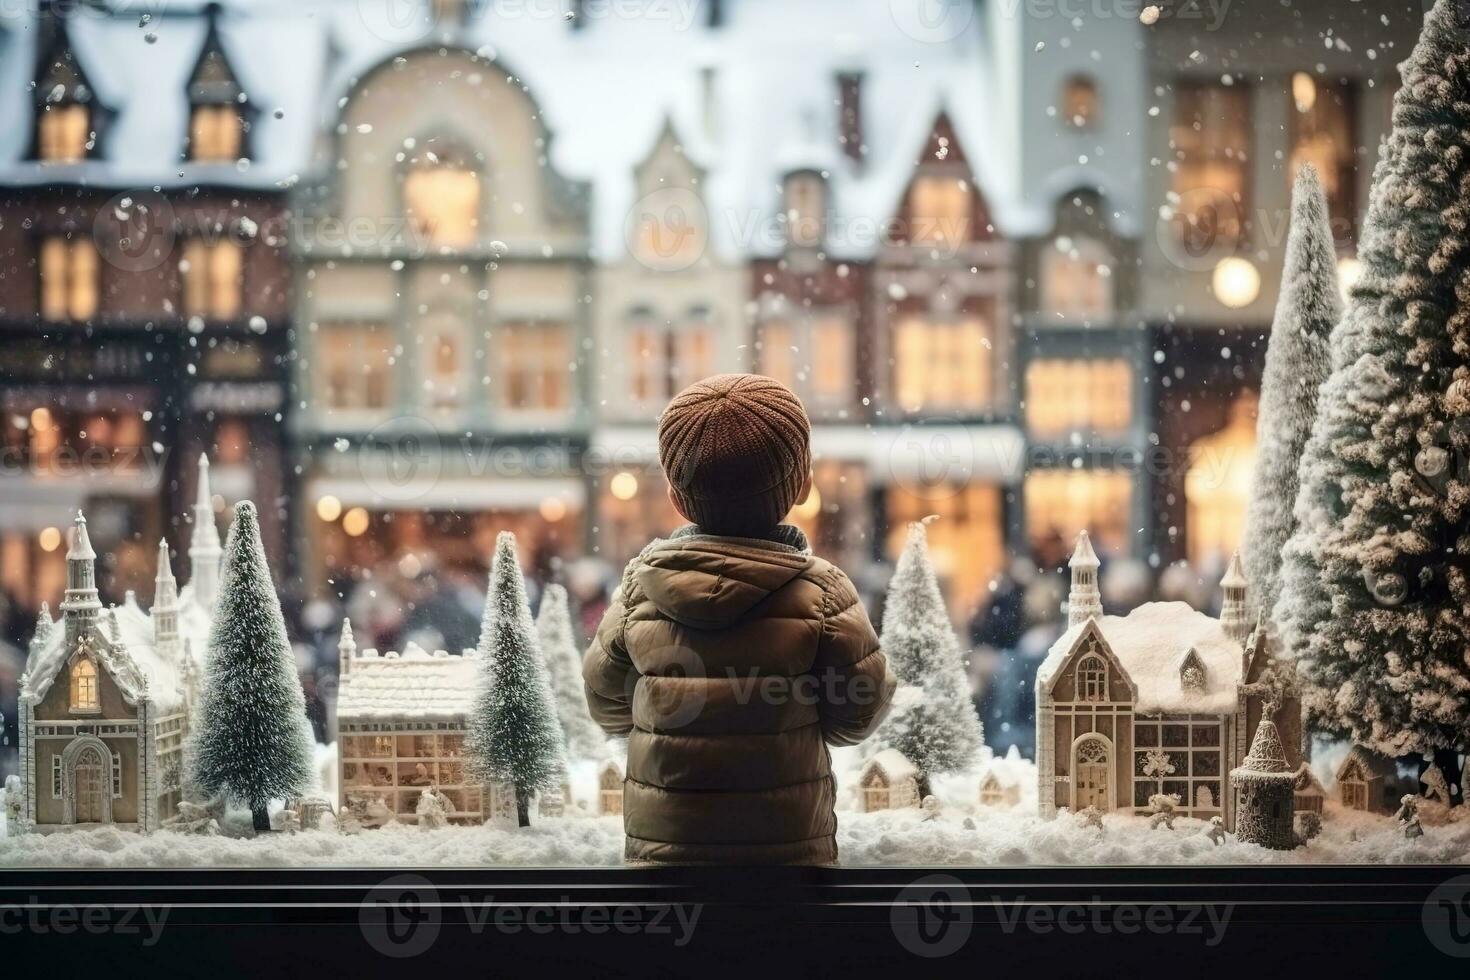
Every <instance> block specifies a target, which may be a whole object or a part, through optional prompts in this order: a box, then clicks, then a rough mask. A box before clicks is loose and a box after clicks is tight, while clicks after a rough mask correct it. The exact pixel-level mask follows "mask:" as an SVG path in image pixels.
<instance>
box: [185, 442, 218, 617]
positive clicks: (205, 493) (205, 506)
mask: <svg viewBox="0 0 1470 980" xmlns="http://www.w3.org/2000/svg"><path fill="white" fill-rule="evenodd" d="M223 554H224V549H222V548H221V547H220V543H219V528H217V527H215V524H214V499H213V497H212V496H211V494H210V492H209V457H208V456H206V455H204V454H203V453H200V454H199V489H198V492H197V493H196V494H195V497H194V534H193V536H192V537H190V539H189V574H190V575H192V576H193V578H191V579H190V582H191V583H192V584H193V586H194V598H195V600H196V601H198V603H199V605H201V606H203V607H204V608H205V609H207V610H213V609H214V599H215V596H216V594H218V592H219V566H220V558H221V557H222V556H223Z"/></svg>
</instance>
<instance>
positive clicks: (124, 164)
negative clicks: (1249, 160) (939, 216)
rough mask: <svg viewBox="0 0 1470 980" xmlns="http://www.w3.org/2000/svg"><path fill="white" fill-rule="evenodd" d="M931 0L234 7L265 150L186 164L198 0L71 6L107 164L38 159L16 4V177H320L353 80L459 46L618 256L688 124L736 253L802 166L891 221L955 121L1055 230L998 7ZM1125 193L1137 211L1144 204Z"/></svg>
mask: <svg viewBox="0 0 1470 980" xmlns="http://www.w3.org/2000/svg"><path fill="white" fill-rule="evenodd" d="M926 2H927V0H802V2H801V3H799V4H796V3H792V2H790V0H742V2H739V3H726V4H725V5H724V23H723V24H722V25H721V26H719V27H709V26H708V25H707V23H706V17H707V12H706V10H705V4H704V3H700V2H694V0H690V2H688V3H667V2H660V0H648V2H647V3H646V4H645V5H644V6H641V7H640V6H638V5H637V3H636V2H635V3H632V4H622V5H619V4H611V5H604V4H598V5H589V6H588V8H587V9H588V11H589V12H591V11H598V10H602V11H606V12H604V13H600V14H599V13H589V14H588V15H587V16H586V17H585V19H584V22H583V23H582V25H581V26H580V29H574V27H573V25H572V24H570V23H568V21H566V20H565V19H564V18H563V16H562V5H561V4H540V5H538V4H534V3H527V4H514V5H510V6H507V7H505V9H503V10H502V9H501V6H500V5H497V4H493V3H492V4H487V5H483V12H481V13H478V14H475V15H472V17H471V20H470V22H469V23H468V25H467V26H465V27H464V28H462V29H454V30H452V31H451V32H449V33H447V34H446V33H445V32H444V31H443V29H442V28H441V27H440V26H437V25H435V24H434V23H432V21H431V20H430V19H429V14H428V10H429V9H430V8H431V6H432V5H431V4H429V3H427V2H425V3H423V4H422V5H421V7H420V8H419V9H418V13H417V15H415V14H414V8H413V7H412V6H411V5H410V4H407V3H396V4H395V3H374V4H363V3H360V2H357V0H250V2H246V0H230V2H227V3H225V4H224V5H223V13H222V14H221V16H220V18H219V21H218V30H219V36H220V40H221V45H222V47H223V49H224V52H225V55H226V58H227V59H228V63H229V65H230V67H231V68H232V69H233V71H234V73H235V75H236V76H237V78H238V80H239V82H240V84H241V86H242V88H243V89H244V92H245V95H246V97H247V98H248V100H249V104H250V105H251V106H252V107H253V108H254V109H255V110H256V114H255V117H254V120H253V124H252V130H251V132H250V135H249V148H250V152H251V159H250V160H249V162H248V165H240V166H237V165H234V164H197V163H191V162H187V161H186V160H185V159H184V153H183V150H184V146H185V138H186V134H187V130H188V120H189V117H188V113H189V104H188V99H187V95H186V88H187V81H188V78H189V75H190V72H191V71H192V69H193V68H194V65H195V63H196V61H197V59H198V57H199V54H200V51H201V48H202V45H203V43H204V40H205V37H206V32H207V20H206V17H205V15H204V13H203V10H204V6H205V5H204V4H203V3H202V2H201V0H159V2H157V3H154V4H150V5H149V6H148V9H149V11H150V12H151V19H150V20H149V21H148V23H146V24H145V25H142V26H140V24H139V19H140V17H139V13H138V10H137V9H136V8H134V7H131V6H127V5H124V6H123V7H122V8H120V9H118V10H117V11H115V12H109V11H105V10H101V9H94V8H93V7H92V6H91V5H76V4H74V5H69V6H70V7H72V8H74V9H75V12H74V13H73V14H72V16H71V17H70V18H69V22H68V23H69V27H68V32H69V36H70V38H71V41H72V45H73V49H74V51H75V53H76V56H77V60H78V62H79V64H80V65H81V68H82V70H83V71H84V72H85V73H86V75H87V76H88V78H89V79H90V81H91V83H92V87H93V88H94V89H95V91H96V95H97V98H98V100H99V101H100V102H101V103H102V105H104V106H106V107H107V108H109V109H110V110H112V111H113V112H114V113H116V116H115V118H113V119H112V120H111V121H110V122H109V123H108V125H107V126H106V128H105V131H104V132H102V133H101V134H100V143H99V147H98V150H97V153H98V158H97V159H94V160H88V161H85V162H82V163H78V164H71V165H56V164H44V165H43V164H39V163H36V162H33V161H29V160H27V159H25V155H26V152H27V148H28V147H29V146H30V144H31V139H32V133H33V126H32V117H33V111H34V108H33V106H34V98H35V95H34V92H33V91H32V89H31V85H30V83H31V80H32V76H33V74H34V66H35V63H36V59H37V51H36V42H37V31H36V15H35V13H34V10H33V9H31V5H12V6H11V7H9V8H8V9H7V10H6V11H4V12H0V38H3V45H4V47H3V49H4V51H5V55H4V57H0V183H5V184H10V185H24V184H39V183H50V182H52V181H56V180H63V181H65V180H81V181H86V182H88V183H92V184H94V185H98V186H103V187H117V188H129V187H136V186H140V185H161V186H163V187H177V186H190V185H193V184H197V183H200V182H207V183H211V184H218V185H224V186H237V187H243V188H260V189H271V188H273V187H276V186H279V185H282V184H285V185H289V184H291V183H293V182H295V181H296V180H310V179H311V178H312V177H313V176H316V175H321V174H326V173H330V172H331V170H332V168H333V167H334V164H335V161H334V160H332V159H330V158H329V154H331V153H332V152H333V151H332V149H331V147H332V143H333V141H332V140H331V139H330V138H329V137H330V134H331V133H332V131H333V130H334V128H335V127H336V126H337V125H338V123H339V118H338V117H339V113H340V111H341V110H340V104H341V100H342V99H343V98H344V97H346V96H348V95H349V93H351V92H352V91H353V87H354V85H355V83H356V80H357V79H360V78H362V77H364V76H365V75H366V74H367V73H368V72H369V71H371V70H372V69H373V68H374V67H376V66H378V65H380V64H383V63H385V62H389V61H391V60H392V59H393V58H395V57H398V56H404V55H408V54H411V53H413V52H416V51H421V50H424V49H426V48H431V47H435V46H438V45H440V44H445V45H447V46H448V47H450V48H454V47H459V48H462V49H465V50H467V51H472V52H477V53H479V54H480V55H481V56H482V57H484V58H487V59H493V61H494V63H495V65H496V66H497V67H499V68H503V69H504V70H505V71H506V72H507V73H510V74H513V75H515V76H516V77H517V78H518V79H520V80H521V81H523V82H524V83H525V84H526V85H527V87H528V89H529V91H530V93H531V96H532V98H533V99H534V100H535V102H536V104H537V106H538V107H539V109H540V111H541V114H542V116H543V119H544V122H545V124H546V125H547V128H548V130H549V132H550V133H551V135H552V141H551V144H550V146H549V155H550V160H549V162H550V164H551V166H553V167H554V168H555V169H556V170H557V171H558V172H560V173H561V174H562V175H564V176H566V177H568V178H571V179H573V180H580V181H587V182H589V183H590V184H591V187H592V201H593V212H592V222H593V228H592V235H593V242H594V244H595V247H596V249H597V252H598V254H599V255H600V256H601V257H604V258H607V257H611V256H617V255H621V254H622V253H623V252H624V250H625V247H626V246H625V244H624V220H625V217H626V215H627V214H628V212H629V209H630V207H631V205H632V204H633V202H634V199H635V188H634V173H633V171H634V168H635V167H636V166H637V165H638V164H639V163H641V162H642V161H644V160H645V159H646V158H647V157H648V155H649V153H650V151H651V150H652V149H653V147H654V145H655V142H656V140H657V139H658V136H659V134H660V133H661V132H662V130H663V127H664V126H665V125H666V124H667V123H669V122H670V121H672V124H673V126H674V128H675V131H676V132H677V134H678V135H679V137H680V139H681V141H682V143H683V145H684V149H685V152H686V153H687V155H688V156H689V157H690V159H691V160H692V161H693V162H694V163H695V164H697V165H698V166H700V167H703V168H705V169H706V171H707V172H706V176H705V180H704V181H703V184H702V190H703V192H704V194H705V197H706V202H705V203H706V205H707V206H708V207H709V210H710V215H711V219H712V220H711V235H712V241H713V243H714V245H715V248H716V249H717V250H718V251H719V252H720V253H721V254H724V255H726V256H727V257H729V256H733V255H735V254H737V253H741V254H743V253H749V252H761V251H762V250H769V251H771V252H775V251H777V250H779V247H780V245H781V243H780V242H779V241H774V240H773V241H770V242H767V241H766V239H767V238H770V236H767V235H761V234H755V235H754V236H752V233H751V231H750V229H751V228H752V227H755V226H756V225H755V224H752V222H753V221H754V222H756V223H757V224H758V223H760V222H764V221H765V220H767V219H769V218H770V217H772V216H774V215H775V214H776V213H778V211H779V209H780V207H781V204H780V193H779V181H780V179H781V177H782V176H783V175H784V174H785V173H787V172H790V171H791V170H794V169H804V168H812V169H817V170H821V171H825V172H827V174H828V181H829V188H830V195H831V199H830V208H829V210H830V211H831V213H833V214H834V215H837V216H839V217H840V218H841V219H842V221H843V222H864V221H878V222H883V221H887V220H888V219H890V218H891V217H892V216H893V215H894V214H895V213H896V212H897V209H898V206H899V204H900V201H901V200H902V197H903V194H904V192H905V190H906V187H907V184H908V181H909V179H910V177H911V175H912V172H913V165H914V163H915V161H916V159H917V158H918V157H919V156H920V155H921V154H923V152H924V150H925V145H926V140H927V138H928V136H929V134H930V132H931V131H932V128H933V126H934V123H935V120H936V119H937V117H938V116H939V115H940V114H941V113H943V114H944V115H945V116H947V118H948V119H949V121H950V122H951V124H952V125H953V127H954V132H955V135H956V137H957V139H958V142H959V147H958V151H959V152H960V153H961V154H963V156H964V158H965V159H966V160H967V161H968V163H969V165H970V167H971V169H972V171H973V172H974V175H975V179H976V182H977V184H978V185H979V189H980V191H981V192H982V193H983V194H984V196H985V199H986V202H987V205H988V208H989V212H990V214H991V215H992V217H993V219H994V221H995V223H996V225H997V228H998V229H999V231H1000V232H1001V233H1002V234H1003V235H1025V234H1031V233H1036V232H1039V231H1041V230H1043V229H1045V228H1048V227H1050V224H1051V213H1052V207H1053V205H1054V201H1053V200H1050V199H1048V200H1026V199H1023V195H1022V193H1021V190H1020V189H1021V186H1022V175H1021V167H1022V164H1021V153H1020V145H1021V140H1020V138H1019V133H1018V132H1017V131H1015V128H1016V125H1017V123H1016V120H1015V119H1014V118H1013V116H1012V113H1013V108H1012V107H1010V106H1009V102H1008V100H1013V99H1014V98H1015V92H1014V91H1012V90H1013V89H1014V87H1015V84H1016V83H1015V81H1014V79H1013V77H1012V75H1011V74H1009V73H1011V72H1014V71H1015V59H1016V57H1017V52H1016V51H1014V50H1012V49H1013V48H1014V47H1015V45H1016V43H1017V42H1016V39H1015V38H1014V37H1013V36H1011V34H1010V33H1008V32H1007V29H1006V27H1005V25H1004V23H1003V21H998V19H997V18H993V17H987V16H986V15H985V14H984V11H983V8H982V9H979V10H977V12H976V13H975V15H974V16H973V17H970V18H969V19H968V20H967V21H966V22H965V23H964V24H963V29H962V30H959V31H958V33H957V36H955V37H953V38H950V39H936V38H935V37H932V36H928V35H926V32H925V31H923V30H912V29H911V30H908V31H905V30H904V29H903V25H904V24H922V23H923V22H924V10H923V5H924V4H925V3H926ZM469 6H471V8H472V9H473V8H476V7H480V6H482V5H475V4H471V5H469ZM910 8H913V9H910ZM944 33H945V34H946V35H948V34H949V33H952V32H951V31H949V30H946V31H945V32H944ZM914 35H919V36H914ZM150 37H152V38H153V40H152V41H150V40H149V38H150ZM844 72H860V73H861V76H862V83H861V84H862V94H861V102H862V127H863V142H864V145H865V146H866V147H867V153H866V159H865V160H864V162H863V163H862V165H860V166H859V165H857V164H854V163H853V162H852V161H851V160H849V159H848V158H847V157H846V156H845V155H843V153H842V152H841V151H840V143H839V141H838V138H837V126H838V113H837V109H836V106H835V99H836V95H837V80H836V79H837V76H838V75H839V74H840V73H844ZM706 81H708V84H706ZM707 92H708V93H710V94H711V95H712V99H708V100H707V99H706V93H707ZM1068 179H1069V180H1070V181H1071V184H1069V186H1078V185H1083V184H1088V183H1091V184H1092V185H1094V186H1104V185H1105V184H1106V183H1107V182H1106V181H1105V180H1103V179H1102V177H1101V176H1100V175H1095V174H1093V175H1089V174H1085V173H1084V174H1072V175H1069V178H1068ZM1114 203H1115V205H1116V206H1117V208H1118V210H1119V212H1120V215H1119V216H1120V217H1122V218H1125V219H1126V218H1127V215H1125V214H1123V212H1126V211H1128V210H1129V207H1130V205H1129V203H1128V202H1126V201H1116V202H1114ZM879 237H880V236H878V235H874V234H868V235H864V234H861V233H860V232H859V231H858V230H857V229H856V228H854V227H847V228H840V229H839V228H830V229H829V242H828V248H829V251H830V252H831V253H832V254H833V255H834V256H836V257H839V258H846V257H852V258H861V257H863V256H864V255H866V254H869V253H871V252H872V251H873V250H874V249H875V248H876V247H877V244H878V242H877V239H878V238H879ZM753 239H754V240H753Z"/></svg>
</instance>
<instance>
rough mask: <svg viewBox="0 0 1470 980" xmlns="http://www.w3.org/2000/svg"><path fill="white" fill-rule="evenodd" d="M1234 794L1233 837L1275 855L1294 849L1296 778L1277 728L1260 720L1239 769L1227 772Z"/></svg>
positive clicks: (1266, 721) (1264, 720) (1268, 722)
mask: <svg viewBox="0 0 1470 980" xmlns="http://www.w3.org/2000/svg"><path fill="white" fill-rule="evenodd" d="M1230 786H1231V789H1233V790H1234V791H1235V794H1236V801H1235V833H1236V836H1237V837H1239V838H1240V839H1241V840H1242V841H1244V842H1245V843H1247V844H1260V845H1261V846H1262V847H1269V848H1271V849H1272V850H1275V851H1289V850H1291V849H1292V848H1293V847H1295V846H1296V840H1295V837H1294V835H1293V833H1292V799H1293V795H1294V793H1295V790H1296V774H1295V773H1293V772H1292V771H1291V770H1290V769H1289V768H1288V767H1287V765H1286V753H1285V752H1283V751H1282V749H1281V737H1280V736H1279V735H1277V734H1276V725H1275V724H1273V723H1272V722H1271V721H1270V720H1269V719H1265V718H1263V719H1261V723H1260V725H1258V726H1257V727H1256V737H1255V738H1254V739H1253V740H1252V741H1251V750H1250V752H1249V754H1247V755H1246V757H1245V759H1244V761H1242V762H1241V764H1240V767H1239V768H1238V769H1232V770H1231V771H1230Z"/></svg>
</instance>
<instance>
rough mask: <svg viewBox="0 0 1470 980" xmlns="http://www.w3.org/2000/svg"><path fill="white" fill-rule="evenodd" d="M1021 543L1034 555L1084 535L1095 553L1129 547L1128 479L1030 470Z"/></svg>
mask: <svg viewBox="0 0 1470 980" xmlns="http://www.w3.org/2000/svg"><path fill="white" fill-rule="evenodd" d="M1025 498H1026V539H1027V540H1028V541H1029V542H1030V543H1031V545H1032V547H1033V548H1036V549H1037V550H1038V551H1043V552H1044V551H1047V550H1049V549H1050V548H1051V547H1054V546H1055V542H1057V541H1064V542H1065V541H1071V540H1072V539H1073V538H1075V537H1076V536H1077V532H1078V531H1082V530H1086V531H1088V532H1089V533H1090V534H1091V535H1092V540H1093V541H1094V542H1095V543H1096V544H1097V545H1098V547H1099V548H1101V549H1103V550H1106V551H1114V552H1116V551H1121V550H1123V549H1125V548H1126V547H1127V546H1128V541H1129V526H1128V515H1129V514H1130V513H1131V504H1132V500H1133V476H1132V474H1130V473H1128V472H1127V471H1123V470H1107V469H1101V468H1098V469H1076V470H1074V469H1035V470H1032V471H1031V472H1029V473H1027V474H1026V483H1025Z"/></svg>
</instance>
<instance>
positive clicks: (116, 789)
mask: <svg viewBox="0 0 1470 980" xmlns="http://www.w3.org/2000/svg"><path fill="white" fill-rule="evenodd" d="M112 798H113V799H114V800H119V799H122V759H121V758H119V757H118V756H117V754H116V753H113V756H112Z"/></svg>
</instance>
